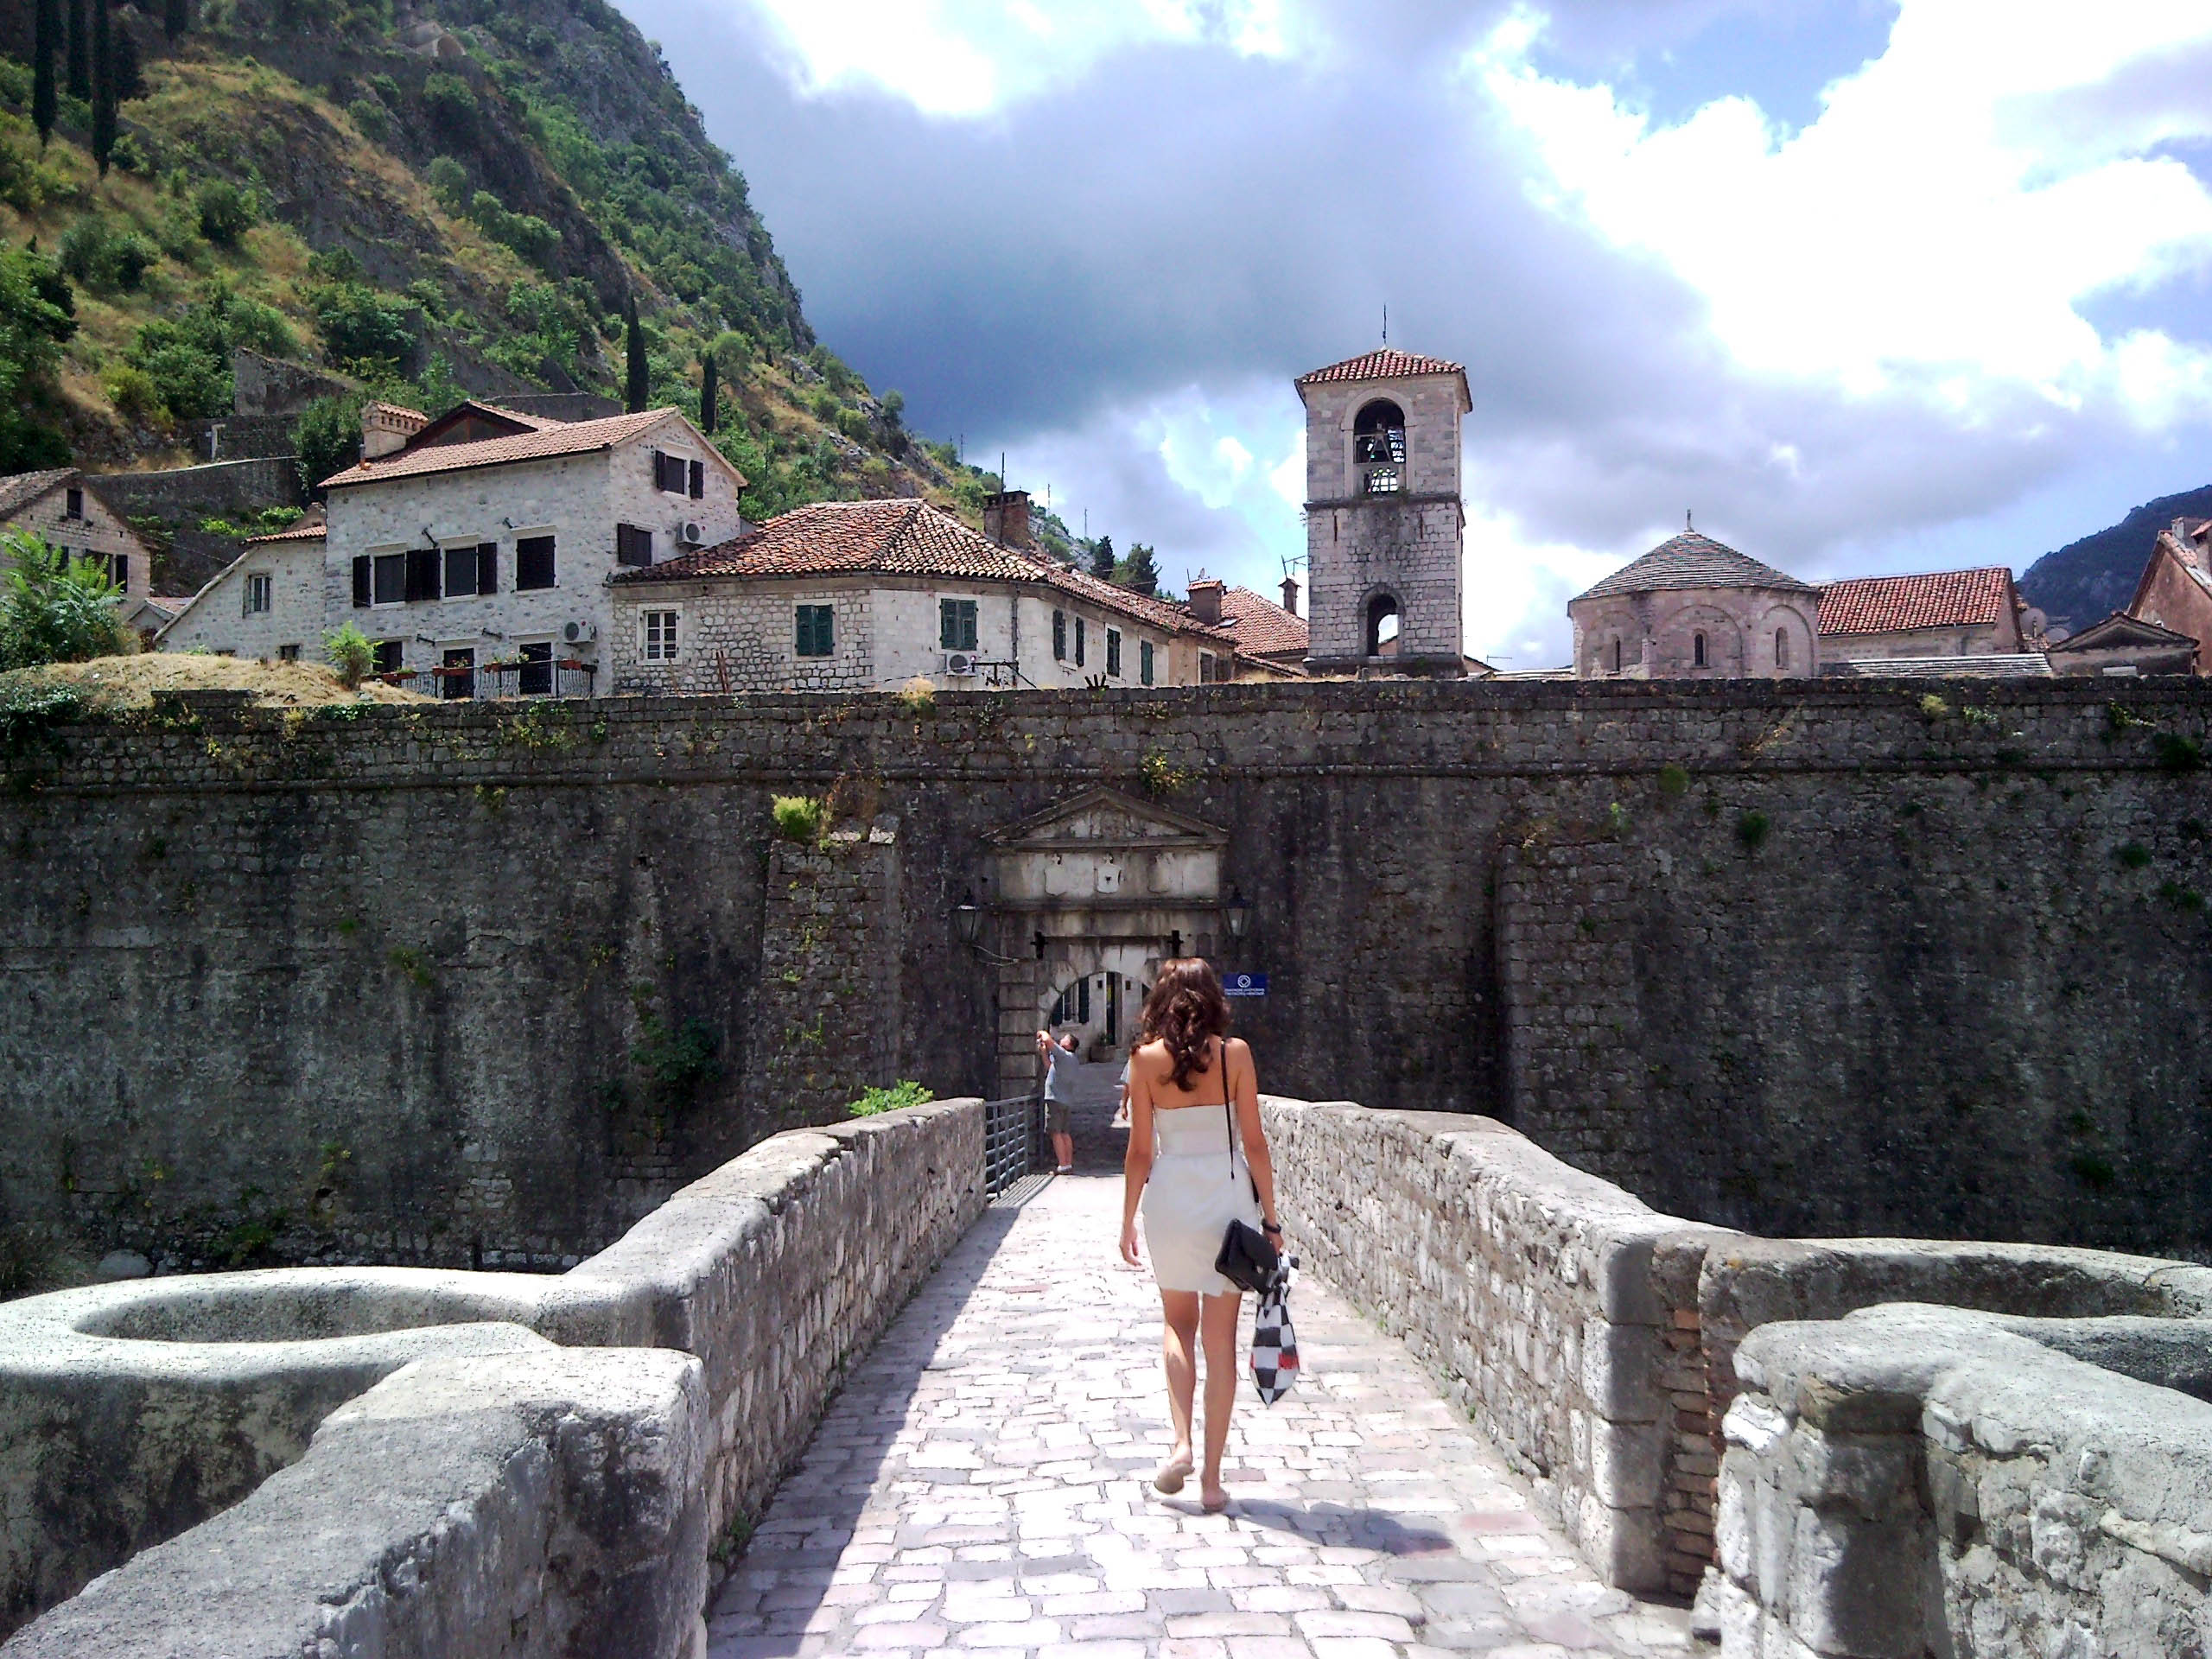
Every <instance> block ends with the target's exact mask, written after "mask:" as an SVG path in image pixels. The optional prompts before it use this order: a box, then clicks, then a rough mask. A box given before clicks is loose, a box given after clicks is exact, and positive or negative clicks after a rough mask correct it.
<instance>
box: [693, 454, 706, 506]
mask: <svg viewBox="0 0 2212 1659" xmlns="http://www.w3.org/2000/svg"><path fill="white" fill-rule="evenodd" d="M706 493H707V463H706V462H705V461H693V462H692V463H691V499H693V500H694V501H698V500H703V499H705V497H706Z"/></svg>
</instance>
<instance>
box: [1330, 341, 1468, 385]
mask: <svg viewBox="0 0 2212 1659" xmlns="http://www.w3.org/2000/svg"><path fill="white" fill-rule="evenodd" d="M1465 372H1467V371H1466V365H1465V364H1462V363H1449V362H1446V360H1445V359H1442V358H1440V357H1421V356H1418V355H1416V354H1415V353H1412V352H1401V351H1395V350H1393V349H1392V348H1391V347H1389V346H1384V347H1383V349H1382V350H1381V351H1377V352H1367V353H1363V354H1362V355H1360V356H1358V357H1348V358H1346V359H1344V361H1343V362H1341V363H1332V364H1330V365H1329V366H1328V367H1327V368H1325V369H1316V370H1314V371H1313V372H1312V373H1311V374H1301V375H1300V376H1299V377H1298V384H1299V385H1301V386H1318V385H1325V384H1327V383H1328V382H1330V381H1333V380H1393V379H1396V378H1399V377H1400V376H1402V375H1409V374H1465Z"/></svg>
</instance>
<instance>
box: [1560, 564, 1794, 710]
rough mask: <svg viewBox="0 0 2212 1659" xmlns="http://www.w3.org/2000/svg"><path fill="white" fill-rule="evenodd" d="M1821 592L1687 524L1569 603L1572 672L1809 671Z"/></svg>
mask: <svg viewBox="0 0 2212 1659" xmlns="http://www.w3.org/2000/svg"><path fill="white" fill-rule="evenodd" d="M1819 598H1820V593H1819V590H1818V589H1817V588H1814V587H1813V586H1812V584H1810V583H1809V582H1800V581H1798V580H1797V578H1796V577H1795V576H1792V575H1784V574H1783V572H1782V571H1779V570H1777V569H1774V568H1773V567H1772V566H1771V565H1766V564H1762V563H1759V562H1758V560H1757V559H1754V558H1751V557H1748V556H1745V555H1744V554H1742V553H1738V551H1737V550H1735V549H1734V548H1732V547H1728V546H1726V545H1724V544H1723V543H1719V542H1716V541H1714V540H1713V538H1712V537H1709V536H1701V535H1700V534H1699V533H1698V532H1697V531H1694V530H1686V531H1683V532H1682V533H1681V535H1679V536H1675V537H1669V539H1668V540H1666V541H1664V542H1662V543H1660V544H1659V545H1658V546H1656V547H1655V548H1653V549H1652V550H1651V551H1649V553H1647V554H1645V555H1644V556H1643V557H1642V558H1640V559H1638V560H1637V561H1636V562H1635V563H1633V564H1630V565H1627V566H1625V567H1624V568H1623V569H1619V570H1616V571H1615V572H1614V573H1613V574H1612V575H1610V576H1607V577H1606V578H1605V580H1604V581H1603V582H1599V584H1598V585H1597V586H1596V587H1594V588H1591V589H1590V590H1589V591H1588V592H1586V593H1584V594H1578V595H1577V596H1576V597H1575V598H1574V599H1573V600H1572V601H1569V602H1568V604H1567V616H1568V617H1569V618H1570V619H1571V620H1572V621H1573V624H1574V677H1575V678H1577V679H1581V680H1605V679H1649V680H1658V679H1670V680H1671V679H1787V678H1789V677H1793V676H1799V675H1811V674H1816V673H1818V672H1819V671H1820V663H1819V658H1818V654H1817V652H1816V650H1815V639H1816V638H1817V633H1816V627H1817V621H1818V603H1819Z"/></svg>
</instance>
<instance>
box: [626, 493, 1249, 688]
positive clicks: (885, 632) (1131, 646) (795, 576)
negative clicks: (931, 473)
mask: <svg viewBox="0 0 2212 1659" xmlns="http://www.w3.org/2000/svg"><path fill="white" fill-rule="evenodd" d="M1012 494H1015V495H1018V494H1019V492H1013V493H1012ZM995 505H997V507H998V512H997V513H996V514H995V517H994V518H993V520H992V522H993V523H994V524H995V525H997V526H998V527H1000V529H1001V534H1002V535H1005V536H1007V537H1009V539H1008V540H1006V541H995V540H993V539H991V538H990V537H986V536H982V535H978V534H977V533H976V531H972V530H970V529H969V528H968V526H967V525H965V524H962V523H961V522H960V521H959V520H958V519H957V518H953V517H952V516H951V515H950V513H947V512H942V511H940V510H939V509H938V508H936V507H934V506H931V505H929V504H928V503H926V502H924V501H918V500H912V499H893V500H874V501H823V502H817V503H815V504H814V505H810V506H804V507H796V508H794V509H792V510H791V512H787V513H785V514H783V515H781V516H780V517H779V518H772V519H770V520H769V521H768V522H767V523H766V524H761V525H760V526H758V527H756V528H754V529H752V530H748V531H746V532H745V533H744V534H742V535H741V536H737V537H734V538H732V539H730V540H728V541H726V542H724V543H721V545H719V546H715V547H711V548H708V549H705V550H702V551H699V552H696V553H690V554H687V555H685V556H683V557H681V558H677V559H673V560H670V561H668V562H667V563H655V564H653V565H652V566H651V567H640V568H639V569H628V570H623V571H621V572H620V573H618V574H617V575H615V577H614V579H613V585H612V590H611V591H612V593H613V601H614V609H615V622H614V626H613V632H612V635H611V637H610V652H609V655H610V658H611V660H612V664H613V683H614V687H615V689H616V690H621V691H640V692H645V691H651V692H684V693H696V692H715V691H753V690H807V691H823V690H851V691H865V690H881V689H887V688H895V687H898V686H900V685H903V684H905V683H906V682H907V681H909V680H911V679H913V678H914V677H917V676H920V677H924V678H926V679H929V680H931V681H932V682H934V683H937V684H939V685H944V686H948V687H958V688H975V689H979V690H980V689H985V688H990V687H1001V688H1009V689H1010V688H1013V687H1016V686H1039V687H1045V688H1048V689H1049V688H1055V687H1068V686H1078V685H1084V684H1086V683H1092V682H1096V683H1101V684H1106V685H1196V684H1202V683H1211V682H1214V681H1225V680H1229V679H1230V678H1232V677H1235V675H1236V671H1237V664H1236V637H1235V633H1234V631H1233V630H1232V629H1231V628H1230V627H1227V626H1215V625H1210V624H1207V623H1205V622H1202V621H1200V620H1198V616H1197V615H1195V614H1194V613H1193V611H1192V608H1191V607H1185V606H1183V605H1179V604H1176V603H1174V602H1173V601H1168V600H1162V599H1155V598H1150V597H1147V595H1144V594H1135V593H1131V592H1130V591H1129V590H1128V589H1127V588H1117V587H1116V586H1115V585H1114V584H1113V583H1112V582H1104V581H1102V580H1100V579H1099V578H1097V577H1096V576H1093V575H1089V574H1088V573H1086V572H1084V571H1081V570H1071V569H1066V568H1065V567H1064V566H1062V565H1059V564H1058V563H1054V562H1053V561H1052V560H1050V559H1047V558H1045V557H1043V556H1040V555H1039V554H1037V553H1035V552H1033V551H1032V550H1029V549H1028V548H1027V546H1025V545H1022V544H1020V542H1019V541H1015V540H1013V539H1012V538H1014V537H1021V538H1022V539H1024V540H1026V537H1023V536H1022V521H1023V518H1024V514H1023V513H1022V512H1021V511H1020V509H1021V507H1022V505H1025V504H1024V503H1010V502H1001V503H998V504H995Z"/></svg>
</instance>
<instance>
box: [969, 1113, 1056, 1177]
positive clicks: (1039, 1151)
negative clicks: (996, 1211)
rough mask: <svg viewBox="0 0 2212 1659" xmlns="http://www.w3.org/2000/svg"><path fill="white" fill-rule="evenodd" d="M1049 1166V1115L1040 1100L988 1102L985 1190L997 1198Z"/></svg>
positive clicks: (984, 1145) (985, 1121)
mask: <svg viewBox="0 0 2212 1659" xmlns="http://www.w3.org/2000/svg"><path fill="white" fill-rule="evenodd" d="M1045 1166H1046V1165H1045V1114H1044V1110H1043V1109H1042V1108H1041V1107H1040V1106H1039V1104H1038V1102H1037V1097H1036V1096H1034V1095H1017V1096H1014V1098H1013V1099H1011V1100H990V1101H986V1102H984V1103H983V1186H984V1189H985V1190H986V1191H987V1192H989V1194H990V1195H991V1196H992V1197H993V1198H996V1197H998V1195H999V1194H1000V1193H1001V1192H1005V1191H1006V1190H1007V1188H1008V1187H1010V1186H1012V1185H1014V1183H1015V1182H1017V1181H1019V1180H1020V1179H1022V1178H1023V1177H1024V1176H1026V1175H1032V1174H1034V1173H1036V1172H1037V1171H1039V1170H1040V1169H1043V1168H1044V1167H1045Z"/></svg>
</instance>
